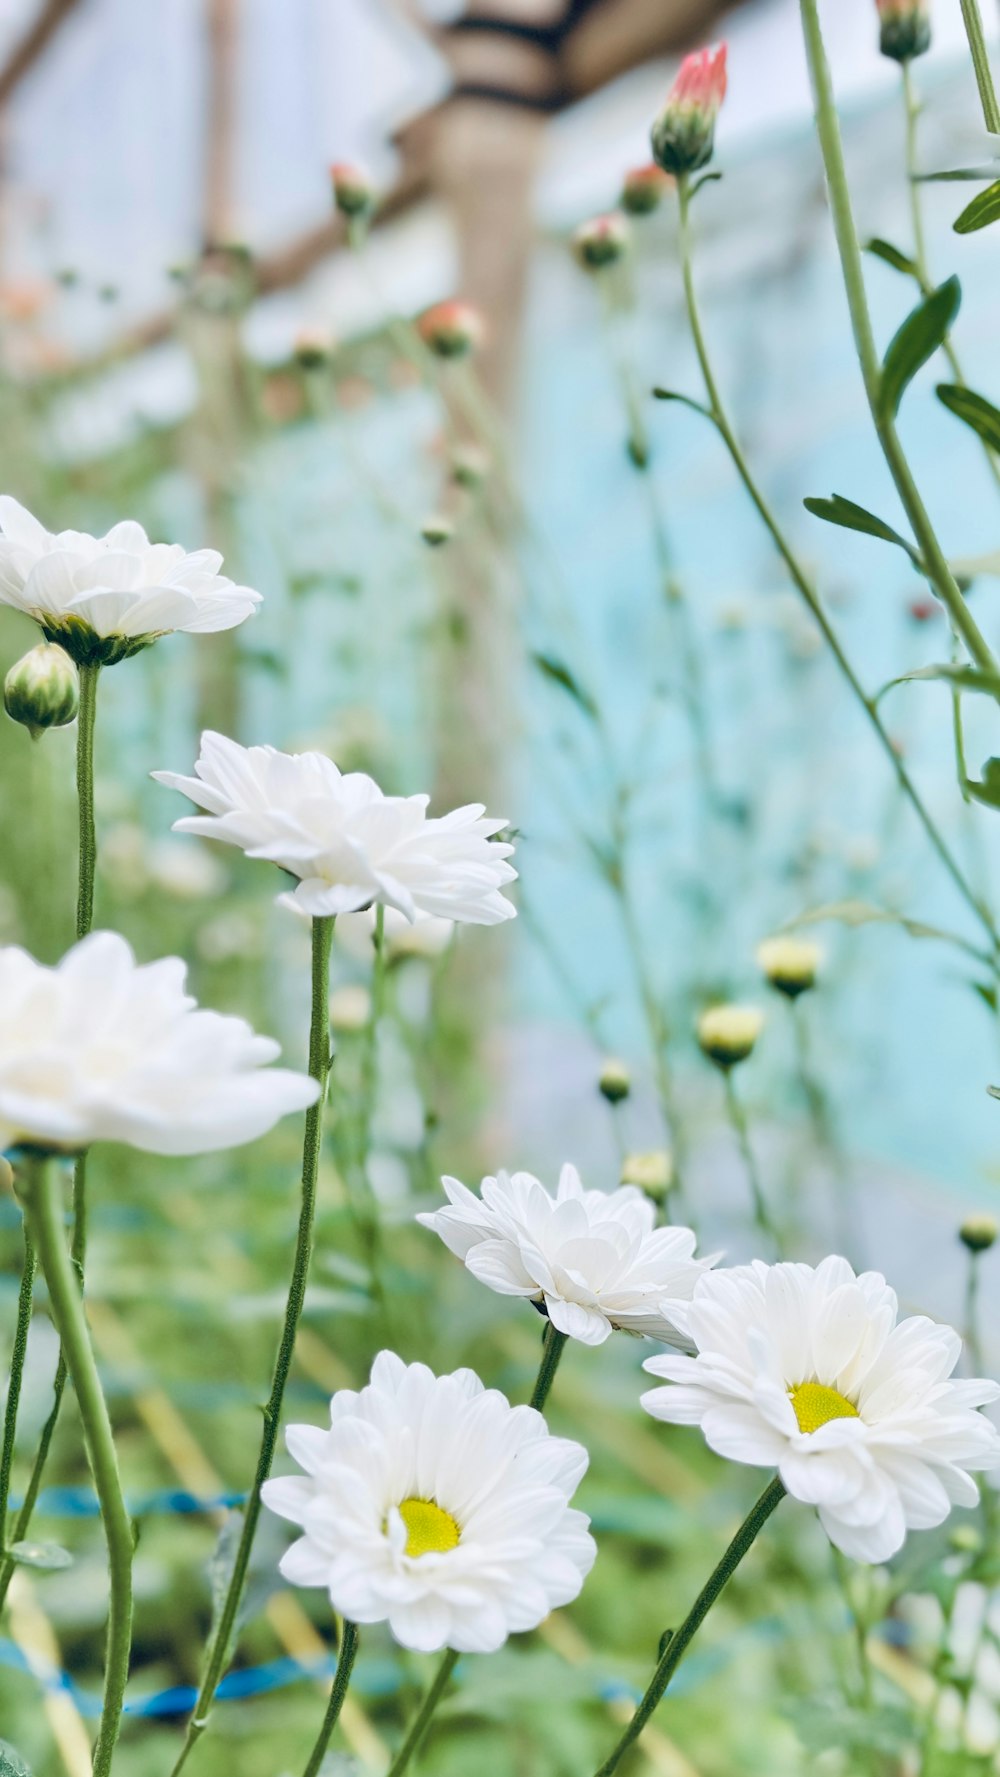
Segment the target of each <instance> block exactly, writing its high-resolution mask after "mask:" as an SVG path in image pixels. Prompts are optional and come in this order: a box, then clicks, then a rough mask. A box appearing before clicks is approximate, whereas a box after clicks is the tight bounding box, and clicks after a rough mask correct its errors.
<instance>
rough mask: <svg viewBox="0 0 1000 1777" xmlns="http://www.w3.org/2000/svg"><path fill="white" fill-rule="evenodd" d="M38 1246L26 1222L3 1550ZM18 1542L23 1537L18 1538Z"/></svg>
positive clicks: (2, 1488)
mask: <svg viewBox="0 0 1000 1777" xmlns="http://www.w3.org/2000/svg"><path fill="white" fill-rule="evenodd" d="M35 1269H36V1260H35V1249H34V1247H33V1246H32V1244H31V1235H30V1234H29V1233H28V1224H27V1221H25V1224H24V1265H23V1268H22V1271H21V1288H20V1290H19V1292H18V1297H17V1321H16V1323H15V1327H14V1346H13V1350H12V1351H11V1354H10V1381H9V1383H8V1385H7V1406H6V1409H5V1412H4V1420H3V1447H2V1449H0V1549H4V1550H5V1549H6V1547H7V1502H8V1500H9V1499H10V1475H11V1469H12V1468H13V1466H14V1439H15V1437H16V1435H17V1409H18V1404H19V1402H20V1399H21V1384H22V1382H23V1381H24V1359H25V1354H26V1353H27V1350H28V1328H29V1327H30V1325H31V1296H32V1291H33V1289H34V1286H35ZM14 1540H15V1542H17V1541H18V1540H19V1538H17V1537H15V1538H14Z"/></svg>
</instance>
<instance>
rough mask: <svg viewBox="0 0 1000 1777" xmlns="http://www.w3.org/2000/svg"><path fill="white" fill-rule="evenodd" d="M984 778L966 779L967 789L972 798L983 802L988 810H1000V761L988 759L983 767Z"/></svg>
mask: <svg viewBox="0 0 1000 1777" xmlns="http://www.w3.org/2000/svg"><path fill="white" fill-rule="evenodd" d="M982 773H983V775H982V778H980V779H976V778H974V777H970V778H967V779H966V783H965V787H966V789H967V790H968V792H969V795H970V796H974V797H975V799H976V801H977V802H982V803H983V805H984V806H985V807H986V808H1000V759H987V761H986V764H985V765H984V766H983V767H982Z"/></svg>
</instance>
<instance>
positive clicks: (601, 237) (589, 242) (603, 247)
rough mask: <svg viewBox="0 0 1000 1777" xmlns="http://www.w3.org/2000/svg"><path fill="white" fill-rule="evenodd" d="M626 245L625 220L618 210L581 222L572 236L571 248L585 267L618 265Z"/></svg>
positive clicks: (598, 268)
mask: <svg viewBox="0 0 1000 1777" xmlns="http://www.w3.org/2000/svg"><path fill="white" fill-rule="evenodd" d="M627 249H628V224H627V222H626V221H625V218H624V216H622V215H620V214H619V213H618V211H617V210H613V211H612V212H611V214H610V215H608V216H594V217H593V218H592V219H591V221H589V222H583V223H581V225H580V227H579V228H578V229H577V231H576V233H575V234H574V236H573V251H574V253H575V254H576V257H577V259H578V260H579V262H580V264H581V265H582V266H583V267H584V269H585V270H586V271H603V270H604V268H605V266H608V265H617V264H618V261H619V260H620V259H621V258H622V257H623V256H624V254H625V253H626V251H627Z"/></svg>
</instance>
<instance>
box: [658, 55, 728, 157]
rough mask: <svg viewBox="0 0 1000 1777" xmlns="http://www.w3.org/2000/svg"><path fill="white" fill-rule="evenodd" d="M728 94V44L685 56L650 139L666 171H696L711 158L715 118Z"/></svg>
mask: <svg viewBox="0 0 1000 1777" xmlns="http://www.w3.org/2000/svg"><path fill="white" fill-rule="evenodd" d="M725 96H726V46H725V44H724V43H720V44H719V45H718V47H717V48H716V49H700V50H699V51H698V52H697V54H696V55H691V56H685V57H684V60H683V62H682V63H681V68H680V73H679V74H678V76H677V79H676V80H675V81H674V84H673V86H672V87H671V89H670V93H669V94H668V96H667V102H666V104H665V105H664V107H663V109H662V111H661V112H660V113H659V116H658V117H656V119H655V120H654V122H653V127H652V130H651V132H650V142H651V144H652V149H653V159H654V160H655V162H656V164H657V166H658V167H662V169H663V171H664V172H665V173H674V174H675V175H676V174H680V173H695V172H697V170H698V168H699V167H703V166H706V165H707V163H708V162H709V161H710V160H711V158H712V149H713V147H714V145H715V120H716V118H717V117H718V115H719V111H720V109H721V106H722V101H723V99H724V98H725Z"/></svg>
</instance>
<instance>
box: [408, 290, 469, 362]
mask: <svg viewBox="0 0 1000 1777" xmlns="http://www.w3.org/2000/svg"><path fill="white" fill-rule="evenodd" d="M417 332H418V333H419V334H420V337H421V339H422V340H423V342H424V344H425V346H429V347H430V350H431V351H432V352H433V353H434V354H435V356H436V357H438V358H465V357H468V355H469V353H470V352H474V351H475V350H476V347H477V346H480V345H481V344H482V342H483V338H484V336H485V332H486V329H485V325H484V322H483V317H482V315H481V314H480V313H479V310H478V309H474V308H473V306H472V304H471V303H470V302H460V301H458V300H457V299H455V298H453V299H452V300H450V301H449V302H436V303H435V304H434V307H433V308H429V309H425V310H424V313H423V314H422V315H421V316H420V319H419V320H418V322H417Z"/></svg>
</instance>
